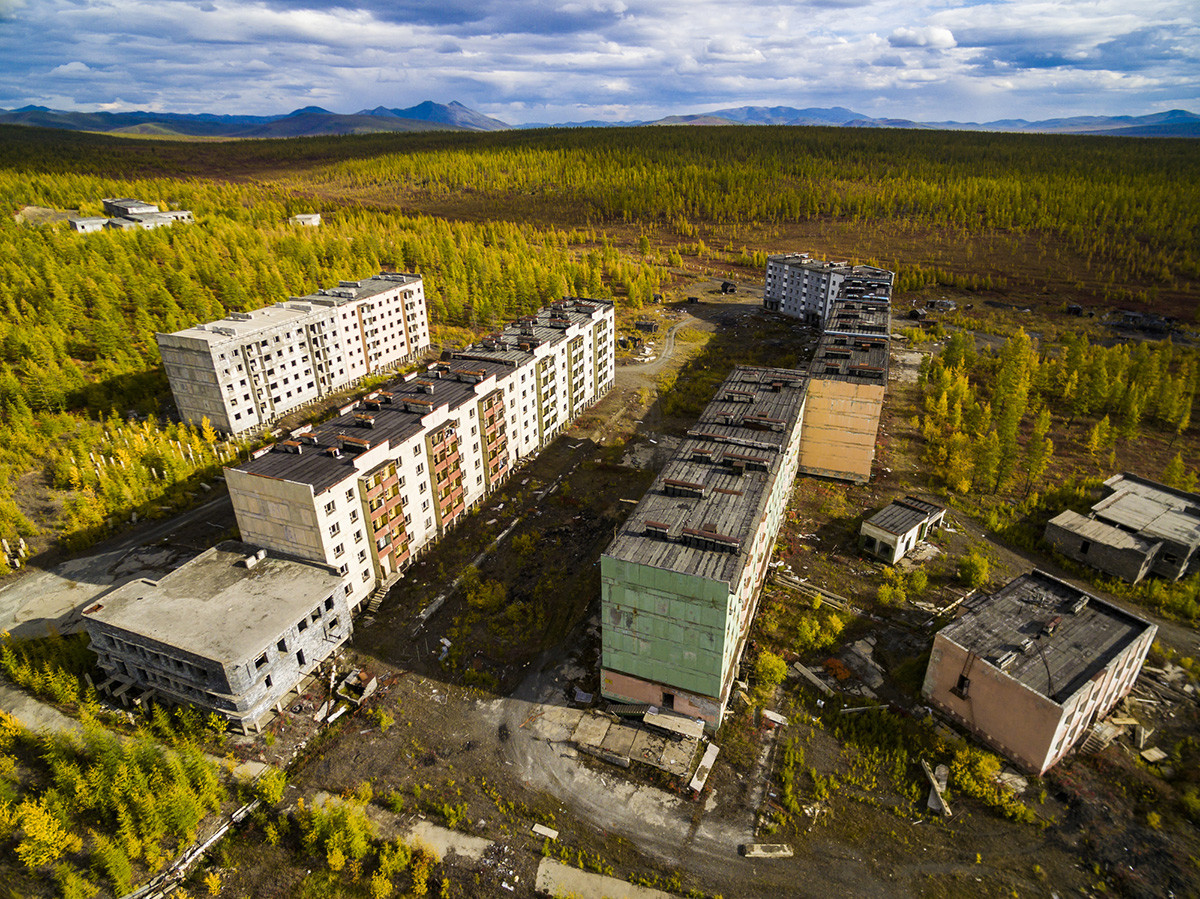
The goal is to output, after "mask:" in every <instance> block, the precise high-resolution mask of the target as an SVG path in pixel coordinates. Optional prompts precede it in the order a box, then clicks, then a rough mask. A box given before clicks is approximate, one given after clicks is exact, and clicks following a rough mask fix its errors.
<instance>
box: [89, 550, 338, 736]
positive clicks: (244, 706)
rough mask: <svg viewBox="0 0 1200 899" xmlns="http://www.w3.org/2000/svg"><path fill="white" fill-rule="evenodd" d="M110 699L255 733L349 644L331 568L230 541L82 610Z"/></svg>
mask: <svg viewBox="0 0 1200 899" xmlns="http://www.w3.org/2000/svg"><path fill="white" fill-rule="evenodd" d="M83 625H84V628H85V629H86V630H87V633H88V636H89V638H90V639H91V647H92V650H93V651H94V652H95V653H96V655H97V662H98V664H99V666H100V668H101V669H102V670H103V671H104V672H105V673H106V674H107V675H108V676H109V681H108V682H107V683H106V684H104V685H102V686H103V687H104V690H105V692H106V693H108V694H109V695H112V696H116V697H123V698H124V699H126V700H128V699H130V697H131V696H138V697H141V696H143V695H145V696H148V697H149V698H150V699H152V700H156V701H165V702H168V703H170V704H178V703H190V704H192V705H195V706H198V707H200V708H202V709H207V710H209V711H213V712H217V713H219V714H221V715H223V716H224V717H226V718H227V719H229V720H230V721H231V722H233V723H235V724H237V725H238V726H240V727H241V728H242V729H243V730H249V729H257V728H258V726H259V724H260V722H261V721H262V719H263V718H264V717H265V716H266V715H267V714H269V713H270V711H271V709H272V708H273V707H275V706H277V704H278V703H279V701H280V700H281V699H282V698H283V697H284V696H286V695H287V693H288V692H289V691H290V690H291V689H292V688H293V687H295V686H296V684H298V683H299V682H300V680H301V679H302V678H303V677H304V676H305V675H307V674H308V673H310V672H311V671H312V670H313V669H314V668H315V667H316V666H317V665H319V664H320V663H321V662H322V661H324V660H325V659H326V658H328V657H329V655H330V654H331V653H332V652H333V651H334V650H335V649H337V647H338V646H340V645H341V644H342V643H343V642H345V640H346V639H347V638H348V637H349V636H350V633H351V630H352V627H353V625H352V623H351V620H350V609H349V606H348V605H347V602H346V584H345V581H344V579H343V578H342V577H341V576H339V575H338V574H337V573H336V572H335V571H334V570H332V569H330V568H328V567H325V566H320V565H314V564H312V563H309V562H303V561H299V560H297V559H294V558H288V557H285V556H281V555H279V554H277V553H269V552H267V551H266V550H261V549H259V548H257V547H255V546H251V545H249V544H246V543H240V542H237V541H227V542H225V543H222V544H220V545H218V546H216V547H213V548H212V549H209V550H207V551H205V552H203V553H201V554H200V555H199V556H197V557H196V558H195V559H193V560H192V561H190V562H188V563H187V564H185V565H183V566H182V567H181V568H178V569H177V570H175V571H173V572H171V573H170V574H168V575H166V576H165V577H163V578H160V579H159V580H158V581H157V582H155V581H150V580H146V579H140V580H136V581H132V582H130V583H128V584H125V585H123V586H121V587H117V588H116V589H114V590H111V591H109V592H108V593H106V594H104V595H103V596H101V597H100V599H99V600H97V601H96V602H95V603H94V604H93V605H91V606H89V607H88V608H87V609H85V610H84V612H83Z"/></svg>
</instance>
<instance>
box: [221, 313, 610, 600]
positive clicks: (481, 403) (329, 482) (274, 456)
mask: <svg viewBox="0 0 1200 899" xmlns="http://www.w3.org/2000/svg"><path fill="white" fill-rule="evenodd" d="M613 311H614V310H613V306H612V304H611V303H607V302H603V301H595V300H569V301H564V302H562V303H556V304H554V305H553V306H551V307H550V308H549V309H546V310H542V311H541V312H539V313H538V314H537V315H535V316H530V317H528V320H527V321H524V322H523V324H522V325H521V326H520V327H517V328H514V329H505V330H504V331H502V332H501V334H500V335H496V336H493V337H490V338H487V339H486V340H485V341H483V342H481V343H479V344H475V345H473V346H470V347H467V348H466V349H463V350H460V351H457V352H455V353H453V354H451V358H449V359H447V360H445V361H441V362H437V363H433V364H431V365H429V366H428V367H427V368H426V370H425V371H424V372H421V373H420V374H413V375H409V376H407V377H405V378H403V379H399V380H397V381H394V382H392V383H390V384H387V385H386V386H385V387H383V388H382V389H380V390H378V391H375V392H373V393H371V394H368V395H367V396H365V397H363V398H362V399H360V400H357V401H355V402H353V403H350V404H348V405H347V406H344V407H343V408H342V410H341V414H339V415H338V416H337V417H336V418H334V419H333V420H331V421H328V422H326V423H324V424H322V425H319V426H317V427H307V428H303V429H299V430H297V431H293V432H292V433H291V435H290V436H289V437H288V438H287V439H285V440H280V441H278V442H276V443H275V444H273V445H272V446H270V447H266V448H264V449H263V450H261V451H260V452H259V453H257V454H256V456H255V457H254V458H252V459H250V460H249V461H247V462H244V463H240V464H238V465H236V466H233V467H231V468H227V469H226V471H225V476H226V482H227V483H228V485H229V494H230V498H231V499H232V502H233V508H234V512H235V513H236V515H237V520H238V527H239V529H240V531H241V534H242V537H243V539H246V540H249V541H252V542H254V543H256V544H258V545H260V546H266V547H269V548H271V549H275V550H278V551H280V552H285V553H289V554H291V555H295V556H297V557H300V558H304V559H311V560H313V561H314V562H318V563H320V564H324V565H329V566H332V567H334V568H336V569H338V570H340V571H342V572H343V573H344V575H345V577H346V578H347V581H348V583H349V585H350V595H349V602H350V605H351V607H352V608H355V609H356V608H358V607H359V606H361V605H362V603H363V602H364V600H366V599H367V598H368V597H369V596H370V594H371V593H372V592H373V591H375V590H376V589H377V588H378V587H380V586H385V585H387V584H388V583H389V582H390V580H391V579H392V578H393V577H394V576H395V575H396V574H397V573H398V572H400V571H402V570H403V569H404V568H405V567H407V565H408V564H409V563H410V562H411V561H412V559H413V558H415V557H416V556H417V555H418V554H419V553H420V552H422V551H423V550H424V549H426V548H427V547H428V546H429V545H431V544H432V543H433V542H434V541H436V540H438V539H440V538H441V537H442V536H444V535H445V534H446V533H447V532H448V531H449V530H450V529H451V528H452V527H453V526H454V525H455V524H456V523H457V522H458V521H459V520H460V519H461V517H462V516H463V514H464V513H465V512H466V511H468V510H470V509H472V508H474V507H475V506H476V505H478V503H479V502H480V501H482V500H483V499H484V498H485V497H486V496H487V495H488V494H490V493H491V492H492V491H493V490H495V489H496V488H497V487H499V486H500V484H501V483H502V482H503V481H504V480H505V479H506V478H507V477H508V475H509V473H510V472H511V471H512V470H513V469H514V468H515V467H516V466H517V465H519V464H520V463H521V462H522V461H523V460H525V459H526V458H528V457H529V456H531V455H533V454H535V453H537V452H538V451H539V450H540V449H541V448H542V447H543V446H545V445H546V444H547V443H549V442H550V441H551V440H552V439H553V438H554V437H555V436H556V435H557V434H558V433H559V432H560V431H561V430H562V429H563V428H564V427H566V426H567V424H569V423H570V421H571V420H572V419H573V418H574V417H575V416H577V415H579V413H581V412H582V411H583V410H584V409H586V408H588V407H589V406H590V405H591V404H592V403H594V402H595V401H596V400H598V399H599V398H600V397H601V396H603V395H604V393H606V392H607V391H608V390H609V389H610V388H611V386H612V379H613V373H612V364H613V363H612V360H613V336H614V334H615V330H614V327H613ZM551 321H553V322H554V323H555V324H550V322H551ZM510 332H511V333H510Z"/></svg>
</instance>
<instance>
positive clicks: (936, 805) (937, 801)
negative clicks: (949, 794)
mask: <svg viewBox="0 0 1200 899" xmlns="http://www.w3.org/2000/svg"><path fill="white" fill-rule="evenodd" d="M921 768H922V769H923V770H924V771H925V776H926V777H928V778H929V785H930V787H932V789H931V790H930V793H929V807H930V808H932V809H933V810H934V811H939V812H941V813H942V814H943V815H945V816H946V817H947V818H949V817H952V816H953V814H954V812H952V811H950V804H949V803H948V802H946V797H945V796H944V795H942V793H943V791H944V790H945V787H943V786H942V784H941V783H939V782H938V778H937V776H936V775H935V774H934V773H933V769H932V768H930V767H929V762H927V761H925V759H921Z"/></svg>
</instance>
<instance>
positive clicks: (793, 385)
mask: <svg viewBox="0 0 1200 899" xmlns="http://www.w3.org/2000/svg"><path fill="white" fill-rule="evenodd" d="M805 394H806V381H805V378H804V375H803V373H802V372H799V371H792V370H787V369H775V368H750V367H738V368H736V369H734V371H733V372H732V374H730V375H729V377H728V378H727V379H726V380H725V382H724V383H723V384H722V385H721V387H720V388H719V389H718V390H717V394H716V398H715V399H714V400H713V401H712V402H711V403H710V404H709V405H708V407H707V408H706V409H705V410H704V412H703V413H702V414H701V416H700V419H699V421H698V422H697V424H696V426H695V427H694V428H692V429H691V430H690V431H688V435H687V438H686V439H685V440H684V441H683V442H682V443H681V444H680V446H679V448H678V449H677V451H676V452H675V454H674V456H673V457H672V459H671V460H670V461H669V462H668V463H667V465H666V466H665V467H664V468H663V470H662V471H661V472H660V473H659V475H658V477H657V478H656V479H655V481H654V483H653V485H652V486H651V488H650V490H649V492H648V493H647V494H646V495H645V496H644V497H643V498H642V499H641V501H640V502H639V503H638V505H637V507H636V508H635V509H634V511H633V513H632V514H631V515H630V516H629V518H628V519H627V520H626V522H625V523H624V524H623V525H622V526H621V527H620V529H619V530H618V533H617V536H616V538H615V539H614V540H613V542H612V544H611V545H610V546H609V547H608V549H607V550H606V551H605V553H604V555H603V556H602V557H601V560H600V572H601V632H602V640H601V641H602V649H601V652H602V655H601V690H602V693H603V695H604V696H605V697H606V698H608V699H610V700H614V701H616V702H621V703H631V704H642V703H647V704H650V705H654V706H659V707H662V708H666V709H673V710H674V711H676V712H679V713H681V714H684V715H687V716H690V717H696V718H701V719H703V720H704V721H705V723H706V725H707V726H709V727H711V728H714V729H715V728H716V727H719V726H720V723H721V719H722V716H723V714H724V710H725V707H726V704H727V702H728V700H729V693H730V689H731V687H732V684H733V680H734V677H735V675H736V672H737V667H738V663H739V661H740V659H741V656H742V651H743V648H744V644H745V641H746V635H747V633H748V632H749V629H750V624H751V622H752V621H753V619H754V613H755V609H756V607H757V603H758V596H759V590H760V588H761V585H762V582H763V578H764V575H765V573H766V569H767V563H768V562H769V561H770V558H771V553H772V550H773V549H774V544H775V537H776V535H777V534H778V531H779V525H780V521H781V518H782V515H783V511H784V508H785V506H786V505H787V500H788V497H789V496H790V495H791V489H792V484H793V482H794V480H795V476H796V468H797V463H798V459H799V455H800V427H801V421H802V418H803V413H804V402H805Z"/></svg>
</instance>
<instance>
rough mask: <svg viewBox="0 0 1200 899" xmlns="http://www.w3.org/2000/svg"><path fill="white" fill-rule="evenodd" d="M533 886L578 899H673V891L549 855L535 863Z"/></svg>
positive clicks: (545, 891)
mask: <svg viewBox="0 0 1200 899" xmlns="http://www.w3.org/2000/svg"><path fill="white" fill-rule="evenodd" d="M535 886H536V889H537V891H538V892H539V893H541V894H543V895H546V896H576V897H578V899H674V897H673V894H671V893H664V892H663V891H662V890H652V889H650V888H649V887H640V886H637V885H635V884H632V883H626V882H625V881H623V880H617V879H616V878H615V877H605V876H604V875H602V874H592V873H591V872H590V871H580V870H579V869H578V868H572V867H570V866H568V865H564V864H563V863H562V862H556V861H554V860H553V859H550V858H544V859H542V860H541V862H540V863H539V864H538V872H537V883H536V885H535Z"/></svg>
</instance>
